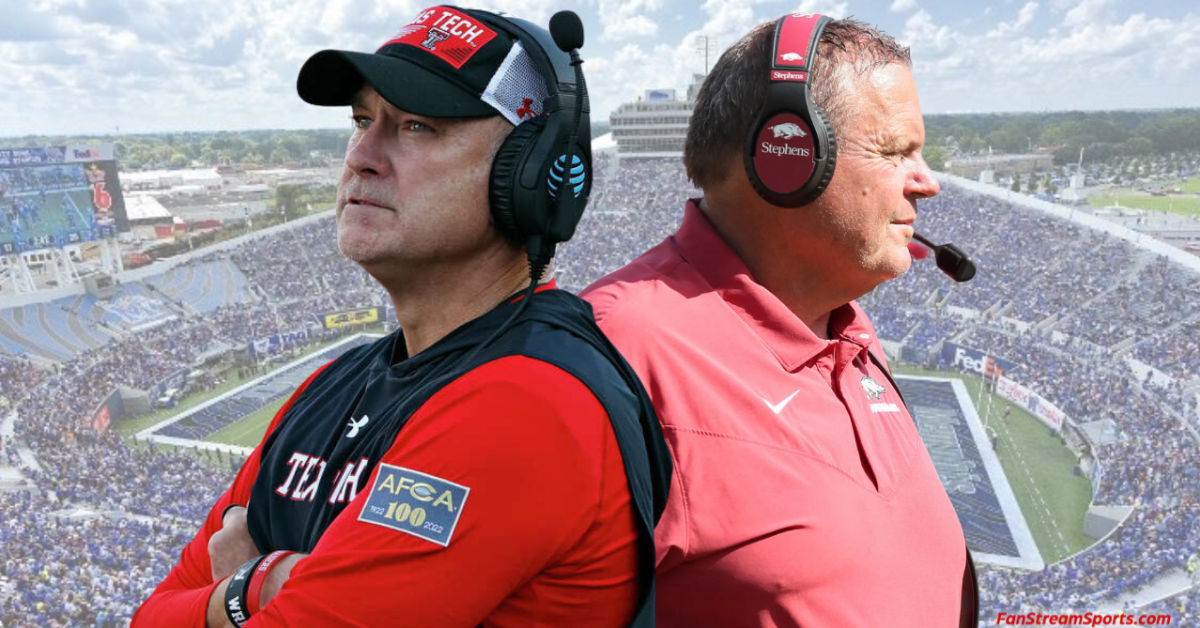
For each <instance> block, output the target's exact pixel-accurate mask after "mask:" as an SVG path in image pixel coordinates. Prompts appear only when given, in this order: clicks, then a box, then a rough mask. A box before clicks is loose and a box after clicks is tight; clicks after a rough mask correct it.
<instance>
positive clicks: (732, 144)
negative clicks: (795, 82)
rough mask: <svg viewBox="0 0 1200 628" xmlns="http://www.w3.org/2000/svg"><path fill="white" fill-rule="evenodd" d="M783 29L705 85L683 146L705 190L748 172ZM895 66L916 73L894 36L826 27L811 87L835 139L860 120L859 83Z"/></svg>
mask: <svg viewBox="0 0 1200 628" xmlns="http://www.w3.org/2000/svg"><path fill="white" fill-rule="evenodd" d="M775 22H776V20H772V21H770V22H767V23H765V24H760V25H758V26H757V27H755V28H754V30H752V31H750V32H749V33H747V34H746V36H745V37H742V38H741V39H740V40H738V41H737V43H735V44H733V46H730V48H729V50H726V51H725V53H724V54H722V55H721V58H720V59H718V60H717V63H716V65H714V66H713V68H712V71H711V72H710V73H709V74H708V77H706V78H705V79H704V84H703V85H701V86H700V92H699V94H697V96H696V107H695V109H693V111H692V119H691V122H690V123H689V124H688V131H687V140H686V141H685V142H684V147H683V164H684V166H685V167H686V168H687V173H688V178H689V179H691V180H692V182H693V183H694V184H695V185H696V186H697V187H700V188H703V187H705V186H706V185H711V184H716V183H720V182H722V181H724V180H725V178H726V177H727V176H728V175H729V168H730V165H731V164H737V167H738V168H740V167H741V163H742V161H741V159H740V155H741V152H742V150H743V146H744V145H745V140H746V134H747V133H749V132H750V125H751V124H754V120H755V119H756V118H757V117H758V114H759V111H760V110H761V109H762V107H763V104H764V103H765V102H766V99H767V87H768V85H769V84H770V80H769V78H768V75H769V72H770V67H771V54H772V52H773V51H772V50H771V48H772V45H773V43H774V35H775ZM889 63H900V64H903V65H904V66H905V67H910V68H911V67H912V58H911V57H910V55H909V50H908V48H907V47H904V46H900V45H899V44H897V43H896V40H895V39H893V38H892V36H891V35H888V34H887V33H884V32H882V31H879V30H876V29H874V28H871V27H870V26H867V25H866V24H864V23H862V22H857V21H854V20H851V19H845V20H834V21H832V22H829V23H828V24H826V25H825V31H824V32H823V33H822V34H821V40H820V42H819V43H818V48H817V58H816V61H815V63H814V64H813V66H812V68H810V71H809V84H810V86H811V89H812V95H813V101H814V102H816V104H817V106H818V107H820V108H821V109H822V110H823V111H824V112H825V114H826V115H827V116H828V117H829V122H830V125H831V126H832V127H833V128H832V129H830V131H831V132H832V133H833V134H834V137H835V138H837V137H839V134H838V131H837V129H839V128H842V126H843V125H845V124H848V123H849V122H850V120H851V117H852V115H853V113H854V108H853V98H852V95H853V94H854V83H855V82H856V81H857V80H859V78H861V77H863V76H865V75H867V74H869V73H870V72H873V71H874V70H876V69H878V68H882V67H884V66H886V65H888V64H889ZM735 158H736V159H735Z"/></svg>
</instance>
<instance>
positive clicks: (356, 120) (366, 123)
mask: <svg viewBox="0 0 1200 628" xmlns="http://www.w3.org/2000/svg"><path fill="white" fill-rule="evenodd" d="M350 123H351V125H353V126H354V129H355V130H357V131H365V130H367V129H369V128H371V119H370V118H368V117H366V116H350Z"/></svg>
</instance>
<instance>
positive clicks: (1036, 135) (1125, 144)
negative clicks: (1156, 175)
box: [925, 109, 1200, 170]
mask: <svg viewBox="0 0 1200 628" xmlns="http://www.w3.org/2000/svg"><path fill="white" fill-rule="evenodd" d="M925 144H926V146H927V147H928V149H927V151H926V153H927V154H926V160H927V161H930V165H931V166H934V169H935V170H936V169H938V168H937V167H936V164H934V160H935V159H936V160H938V161H939V162H944V160H945V159H946V156H947V155H948V154H953V153H954V152H955V151H956V150H957V151H958V152H961V153H965V154H982V153H986V152H987V150H988V147H991V149H992V150H993V151H995V152H996V153H1027V152H1031V151H1037V150H1050V151H1053V153H1054V162H1055V163H1056V164H1060V165H1062V164H1068V163H1075V162H1076V161H1077V160H1078V159H1079V151H1080V149H1081V148H1082V149H1084V159H1085V161H1088V162H1097V161H1098V162H1106V161H1109V160H1110V159H1112V158H1115V157H1136V156H1143V155H1155V154H1156V155H1167V154H1170V153H1184V152H1193V151H1197V150H1200V109H1171V110H1126V111H1055V112H1042V113H1034V112H1029V113H980V114H937V115H926V116H925ZM931 158H932V159H931Z"/></svg>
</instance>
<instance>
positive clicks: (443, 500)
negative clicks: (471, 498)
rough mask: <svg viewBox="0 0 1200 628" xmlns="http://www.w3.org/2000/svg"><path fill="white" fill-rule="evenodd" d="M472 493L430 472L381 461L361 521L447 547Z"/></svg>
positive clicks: (359, 518)
mask: <svg viewBox="0 0 1200 628" xmlns="http://www.w3.org/2000/svg"><path fill="white" fill-rule="evenodd" d="M470 492H471V489H470V488H468V487H466V486H462V485H459V484H455V483H454V482H448V481H446V480H443V479H441V478H436V477H433V476H432V475H429V474H427V473H421V472H420V471H413V470H412V469H405V468H404V467H397V466H393V465H390V464H380V465H379V474H378V475H376V476H375V483H374V484H373V485H372V486H371V494H370V496H368V497H367V503H366V504H364V505H363V509H362V512H361V513H359V515H358V520H359V521H365V522H367V523H374V524H376V525H381V526H383V527H385V528H392V529H393V530H399V531H401V532H405V533H407V534H411V535H413V536H415V537H419V538H422V539H425V540H426V541H430V542H432V543H437V544H438V545H441V546H443V547H448V546H449V545H450V537H451V536H453V535H454V527H455V526H457V525H458V518H459V516H461V515H462V509H463V505H464V504H465V503H466V502H467V494H468V493H470Z"/></svg>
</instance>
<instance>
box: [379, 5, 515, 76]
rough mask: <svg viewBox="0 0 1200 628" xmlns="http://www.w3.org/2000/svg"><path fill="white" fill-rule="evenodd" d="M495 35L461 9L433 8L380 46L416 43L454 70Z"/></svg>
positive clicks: (381, 47)
mask: <svg viewBox="0 0 1200 628" xmlns="http://www.w3.org/2000/svg"><path fill="white" fill-rule="evenodd" d="M495 37H496V31H494V30H492V29H490V28H488V27H487V26H485V25H483V24H482V23H480V22H479V21H478V20H476V19H474V18H472V17H471V16H469V15H467V14H465V13H462V12H461V11H456V10H454V9H451V8H450V7H433V8H432V9H426V10H425V11H422V12H421V14H420V15H418V16H417V17H416V19H414V20H413V21H412V22H411V23H410V24H409V25H407V26H405V27H404V28H402V29H400V31H399V32H397V33H396V34H395V35H393V36H392V38H391V39H389V40H388V41H387V42H386V43H384V44H383V45H382V46H380V47H379V49H380V50H382V49H383V48H385V47H387V46H390V45H392V44H407V45H409V46H416V47H418V48H420V49H422V50H424V51H426V52H429V53H432V54H433V55H434V56H436V57H437V58H439V59H441V60H442V61H445V62H446V63H449V64H450V65H452V66H454V68H455V69H456V70H457V69H461V68H462V66H463V64H464V63H466V62H467V61H469V60H470V59H471V57H473V56H475V53H476V52H479V49H480V48H482V47H483V46H484V45H485V44H487V43H488V42H489V41H492V39H494V38H495Z"/></svg>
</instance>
